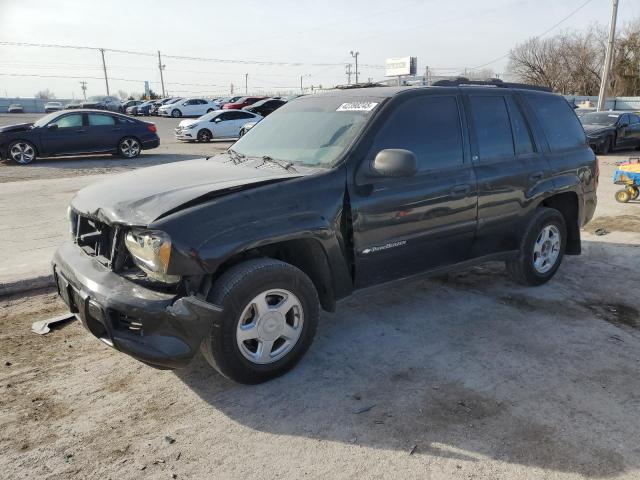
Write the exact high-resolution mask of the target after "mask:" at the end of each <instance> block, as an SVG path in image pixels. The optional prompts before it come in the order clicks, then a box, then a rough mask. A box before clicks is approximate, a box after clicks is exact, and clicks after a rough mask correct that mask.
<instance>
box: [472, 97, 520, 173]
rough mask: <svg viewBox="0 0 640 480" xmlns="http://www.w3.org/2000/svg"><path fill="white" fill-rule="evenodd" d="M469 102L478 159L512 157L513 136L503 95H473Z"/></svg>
mask: <svg viewBox="0 0 640 480" xmlns="http://www.w3.org/2000/svg"><path fill="white" fill-rule="evenodd" d="M469 102H470V103H471V117H472V119H473V127H474V130H475V133H476V140H477V142H478V156H479V157H480V161H481V162H482V161H484V162H489V161H495V160H497V159H500V158H504V157H513V155H514V151H513V136H512V135H511V123H510V121H509V113H508V112H507V105H506V103H505V99H504V97H498V96H486V97H482V96H475V95H474V96H471V97H470V98H469Z"/></svg>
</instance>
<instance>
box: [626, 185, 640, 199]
mask: <svg viewBox="0 0 640 480" xmlns="http://www.w3.org/2000/svg"><path fill="white" fill-rule="evenodd" d="M627 190H628V191H629V194H630V195H631V200H635V199H636V198H638V196H640V188H638V187H629V188H627Z"/></svg>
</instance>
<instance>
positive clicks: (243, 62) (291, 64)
mask: <svg viewBox="0 0 640 480" xmlns="http://www.w3.org/2000/svg"><path fill="white" fill-rule="evenodd" d="M0 45H5V46H11V47H37V48H65V49H74V50H93V51H105V52H113V53H122V54H127V55H144V56H149V57H150V56H153V57H155V56H156V55H157V53H150V52H141V51H134V50H120V49H115V48H100V47H90V46H85V45H61V44H53V43H28V42H5V41H2V42H0ZM163 56H164V57H165V58H172V59H175V60H189V61H199V62H213V63H235V64H240V65H265V66H271V67H274V66H278V67H300V66H312V67H313V66H315V67H327V66H340V67H342V66H343V65H344V62H340V63H305V62H274V61H266V60H237V59H223V58H209V57H190V56H184V55H166V54H163ZM363 66H367V67H369V68H385V67H384V65H363Z"/></svg>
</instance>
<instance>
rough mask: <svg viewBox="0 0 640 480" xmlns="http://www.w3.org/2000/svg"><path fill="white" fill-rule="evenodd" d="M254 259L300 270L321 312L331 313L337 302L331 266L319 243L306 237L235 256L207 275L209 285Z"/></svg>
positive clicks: (271, 244)
mask: <svg viewBox="0 0 640 480" xmlns="http://www.w3.org/2000/svg"><path fill="white" fill-rule="evenodd" d="M254 258H273V259H275V260H280V261H282V262H285V263H288V264H290V265H293V266H294V267H296V268H298V269H300V270H301V271H302V272H304V273H305V274H306V275H307V276H308V277H309V278H310V279H311V281H312V283H313V285H314V286H315V288H316V291H317V292H318V298H319V300H320V305H321V306H322V308H323V309H324V310H326V311H329V312H333V311H335V308H336V300H337V298H336V293H335V290H334V279H333V275H332V270H331V265H330V263H329V258H328V254H327V252H326V250H325V248H324V246H323V245H322V243H321V242H320V241H319V240H317V239H314V238H308V237H307V238H293V239H287V240H282V241H277V242H273V243H267V244H264V245H260V246H257V247H254V248H250V249H247V250H243V251H241V252H237V253H235V254H234V255H232V256H230V257H229V258H227V259H226V260H225V261H224V262H223V263H221V264H220V266H219V267H218V268H217V269H216V271H215V273H213V274H211V283H213V282H214V281H215V280H216V279H217V278H218V277H220V276H221V275H222V274H223V273H224V272H225V271H227V270H228V269H229V268H231V267H233V266H234V265H237V264H239V263H241V262H244V261H246V260H251V259H254Z"/></svg>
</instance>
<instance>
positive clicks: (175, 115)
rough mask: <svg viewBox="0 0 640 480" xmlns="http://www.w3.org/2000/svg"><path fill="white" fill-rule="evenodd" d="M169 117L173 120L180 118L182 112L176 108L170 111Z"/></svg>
mask: <svg viewBox="0 0 640 480" xmlns="http://www.w3.org/2000/svg"><path fill="white" fill-rule="evenodd" d="M171 116H172V117H173V118H180V117H181V116H182V112H181V111H180V110H178V109H177V108H174V109H173V110H171Z"/></svg>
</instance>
